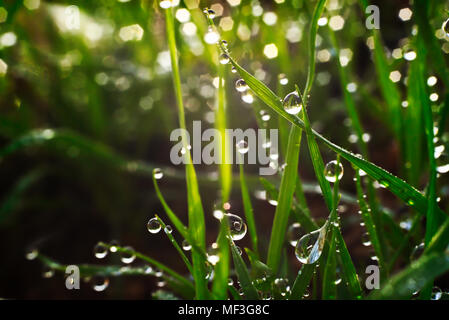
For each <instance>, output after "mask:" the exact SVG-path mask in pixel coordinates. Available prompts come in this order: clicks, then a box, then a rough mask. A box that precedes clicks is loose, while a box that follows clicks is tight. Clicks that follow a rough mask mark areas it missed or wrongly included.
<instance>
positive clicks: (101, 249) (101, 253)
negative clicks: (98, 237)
mask: <svg viewBox="0 0 449 320" xmlns="http://www.w3.org/2000/svg"><path fill="white" fill-rule="evenodd" d="M107 254H108V247H106V246H105V245H104V244H103V243H100V242H99V243H97V244H96V245H95V247H94V255H95V257H96V258H97V259H103V258H104V257H106V256H107Z"/></svg>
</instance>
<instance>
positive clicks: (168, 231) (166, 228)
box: [164, 224, 173, 234]
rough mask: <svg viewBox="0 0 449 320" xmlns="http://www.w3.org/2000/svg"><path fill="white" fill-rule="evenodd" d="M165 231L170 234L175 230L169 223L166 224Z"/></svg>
mask: <svg viewBox="0 0 449 320" xmlns="http://www.w3.org/2000/svg"><path fill="white" fill-rule="evenodd" d="M164 232H165V233H167V234H170V233H172V232H173V228H172V227H171V226H170V225H168V224H167V225H166V226H165V228H164Z"/></svg>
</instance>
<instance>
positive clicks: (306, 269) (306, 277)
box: [289, 264, 316, 300]
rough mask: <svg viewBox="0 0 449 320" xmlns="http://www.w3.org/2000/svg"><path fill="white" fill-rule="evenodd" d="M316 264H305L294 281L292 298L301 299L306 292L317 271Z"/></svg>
mask: <svg viewBox="0 0 449 320" xmlns="http://www.w3.org/2000/svg"><path fill="white" fill-rule="evenodd" d="M315 268H316V265H315V264H304V265H303V266H302V268H301V270H299V272H298V275H297V276H296V279H295V282H293V286H292V291H291V293H290V298H289V299H290V300H300V299H302V297H303V296H304V293H306V290H307V287H308V286H309V284H310V281H311V280H312V277H313V273H314V271H315Z"/></svg>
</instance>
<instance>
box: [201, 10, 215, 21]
mask: <svg viewBox="0 0 449 320" xmlns="http://www.w3.org/2000/svg"><path fill="white" fill-rule="evenodd" d="M203 12H204V13H205V14H206V15H207V16H208V17H209V18H211V19H214V18H215V11H214V10H212V9H208V8H206V9H204V10H203Z"/></svg>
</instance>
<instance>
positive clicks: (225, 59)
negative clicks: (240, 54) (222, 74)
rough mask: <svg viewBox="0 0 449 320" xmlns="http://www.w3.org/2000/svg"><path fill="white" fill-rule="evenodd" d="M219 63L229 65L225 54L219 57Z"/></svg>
mask: <svg viewBox="0 0 449 320" xmlns="http://www.w3.org/2000/svg"><path fill="white" fill-rule="evenodd" d="M219 61H220V63H221V64H228V63H229V56H228V55H227V54H226V53H222V54H221V55H220V58H219Z"/></svg>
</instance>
